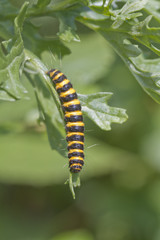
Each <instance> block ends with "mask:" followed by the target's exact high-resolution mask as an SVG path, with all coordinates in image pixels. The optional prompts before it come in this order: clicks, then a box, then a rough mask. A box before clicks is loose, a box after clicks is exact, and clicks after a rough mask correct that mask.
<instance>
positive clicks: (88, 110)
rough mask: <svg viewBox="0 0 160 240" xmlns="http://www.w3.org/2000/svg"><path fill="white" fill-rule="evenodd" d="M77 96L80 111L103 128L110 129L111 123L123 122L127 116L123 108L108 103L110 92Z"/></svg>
mask: <svg viewBox="0 0 160 240" xmlns="http://www.w3.org/2000/svg"><path fill="white" fill-rule="evenodd" d="M78 96H79V99H80V101H81V104H82V111H83V112H84V113H85V114H86V115H87V116H88V117H89V118H90V119H91V120H92V121H93V122H95V123H96V124H97V125H98V126H99V127H100V128H101V129H103V130H110V129H111V123H123V122H125V121H126V120H127V118H128V116H127V114H126V110H125V109H122V108H116V107H110V106H109V105H108V100H109V99H110V97H111V96H112V93H106V92H99V93H94V94H89V95H82V94H79V95H78Z"/></svg>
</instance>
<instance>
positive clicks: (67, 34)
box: [57, 12, 80, 42]
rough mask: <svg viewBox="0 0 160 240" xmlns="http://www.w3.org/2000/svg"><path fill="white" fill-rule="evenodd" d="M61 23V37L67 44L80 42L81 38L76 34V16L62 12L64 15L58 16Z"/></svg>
mask: <svg viewBox="0 0 160 240" xmlns="http://www.w3.org/2000/svg"><path fill="white" fill-rule="evenodd" d="M57 16H58V18H59V22H60V26H59V33H58V35H59V37H60V38H61V39H62V40H63V41H66V42H71V41H76V42H79V41H80V38H79V36H78V35H77V34H76V30H77V28H76V25H75V16H76V15H75V14H74V12H72V14H71V13H70V12H69V13H68V12H62V14H60V13H59V14H57Z"/></svg>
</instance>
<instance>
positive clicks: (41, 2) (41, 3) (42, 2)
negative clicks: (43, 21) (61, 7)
mask: <svg viewBox="0 0 160 240" xmlns="http://www.w3.org/2000/svg"><path fill="white" fill-rule="evenodd" d="M50 2H51V0H38V2H37V4H36V7H38V8H43V7H46V6H47V5H48V4H49V3H50Z"/></svg>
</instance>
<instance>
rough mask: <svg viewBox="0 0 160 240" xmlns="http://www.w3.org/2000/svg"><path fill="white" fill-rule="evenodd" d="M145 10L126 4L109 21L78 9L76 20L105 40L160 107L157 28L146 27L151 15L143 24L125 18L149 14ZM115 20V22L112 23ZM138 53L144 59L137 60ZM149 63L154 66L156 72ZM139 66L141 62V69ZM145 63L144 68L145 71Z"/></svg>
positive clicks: (138, 4)
mask: <svg viewBox="0 0 160 240" xmlns="http://www.w3.org/2000/svg"><path fill="white" fill-rule="evenodd" d="M122 2H124V1H122ZM146 6H147V3H146V1H132V2H128V1H127V3H126V4H125V5H124V6H123V7H122V9H120V10H118V11H117V10H113V11H112V14H113V16H112V17H111V18H108V17H107V16H106V17H105V16H104V15H103V18H102V17H101V16H102V15H100V14H97V13H95V12H93V11H91V10H90V9H88V10H86V9H83V10H82V9H81V14H80V15H81V16H79V17H78V18H77V20H79V21H80V22H82V23H83V24H85V25H87V26H88V27H90V28H91V29H93V30H95V31H97V32H99V33H100V34H101V35H102V36H104V38H105V39H106V40H107V41H109V43H110V44H111V45H112V46H113V48H114V49H115V51H116V52H117V53H118V54H119V55H120V56H121V57H122V59H123V60H124V62H125V63H126V65H127V67H128V68H129V69H130V71H131V72H132V74H133V75H134V76H135V78H136V79H137V81H138V82H139V83H140V85H141V86H142V88H143V89H144V90H145V91H146V92H147V93H148V94H149V95H150V96H151V97H152V98H153V99H154V100H155V101H156V102H158V103H160V87H159V80H160V78H159V70H158V66H159V61H160V58H159V56H160V47H159V46H160V38H159V35H160V28H159V27H151V26H149V24H150V21H151V18H152V16H150V15H149V16H147V17H145V18H144V17H143V18H142V20H140V19H139V18H137V16H136V15H132V17H133V16H134V17H136V18H133V19H132V18H130V17H129V16H128V14H129V15H130V14H136V11H137V10H138V11H139V10H141V12H140V13H141V14H142V13H143V11H146V12H148V7H147V8H146ZM142 8H143V11H142ZM124 14H126V16H124ZM117 15H118V16H117ZM116 16H117V20H115V21H114V19H115V18H116ZM156 18H157V16H156ZM122 23H123V24H122ZM115 24H116V25H115ZM157 24H159V22H158V23H157ZM152 25H153V23H152ZM141 53H143V55H142V56H141V57H139V58H138V56H139V55H140V54H141ZM138 59H139V60H138ZM152 61H153V62H154V64H156V65H157V66H156V70H155V67H154V66H153V64H152ZM139 62H141V64H140V65H139ZM146 63H147V67H146V68H145V67H144V66H145V64H146ZM155 76H156V77H155ZM157 82H158V84H157Z"/></svg>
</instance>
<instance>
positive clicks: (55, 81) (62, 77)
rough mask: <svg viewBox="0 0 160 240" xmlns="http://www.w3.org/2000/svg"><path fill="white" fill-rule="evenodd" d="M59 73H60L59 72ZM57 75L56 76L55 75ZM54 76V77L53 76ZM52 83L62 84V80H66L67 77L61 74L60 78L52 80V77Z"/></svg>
mask: <svg viewBox="0 0 160 240" xmlns="http://www.w3.org/2000/svg"><path fill="white" fill-rule="evenodd" d="M60 73H61V72H60ZM56 75H57V74H56ZM53 76H54V75H53ZM52 79H53V81H54V83H60V82H62V81H63V80H64V79H67V77H66V76H65V75H64V74H63V75H62V76H60V77H59V78H58V79H56V80H54V78H53V77H52Z"/></svg>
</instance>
